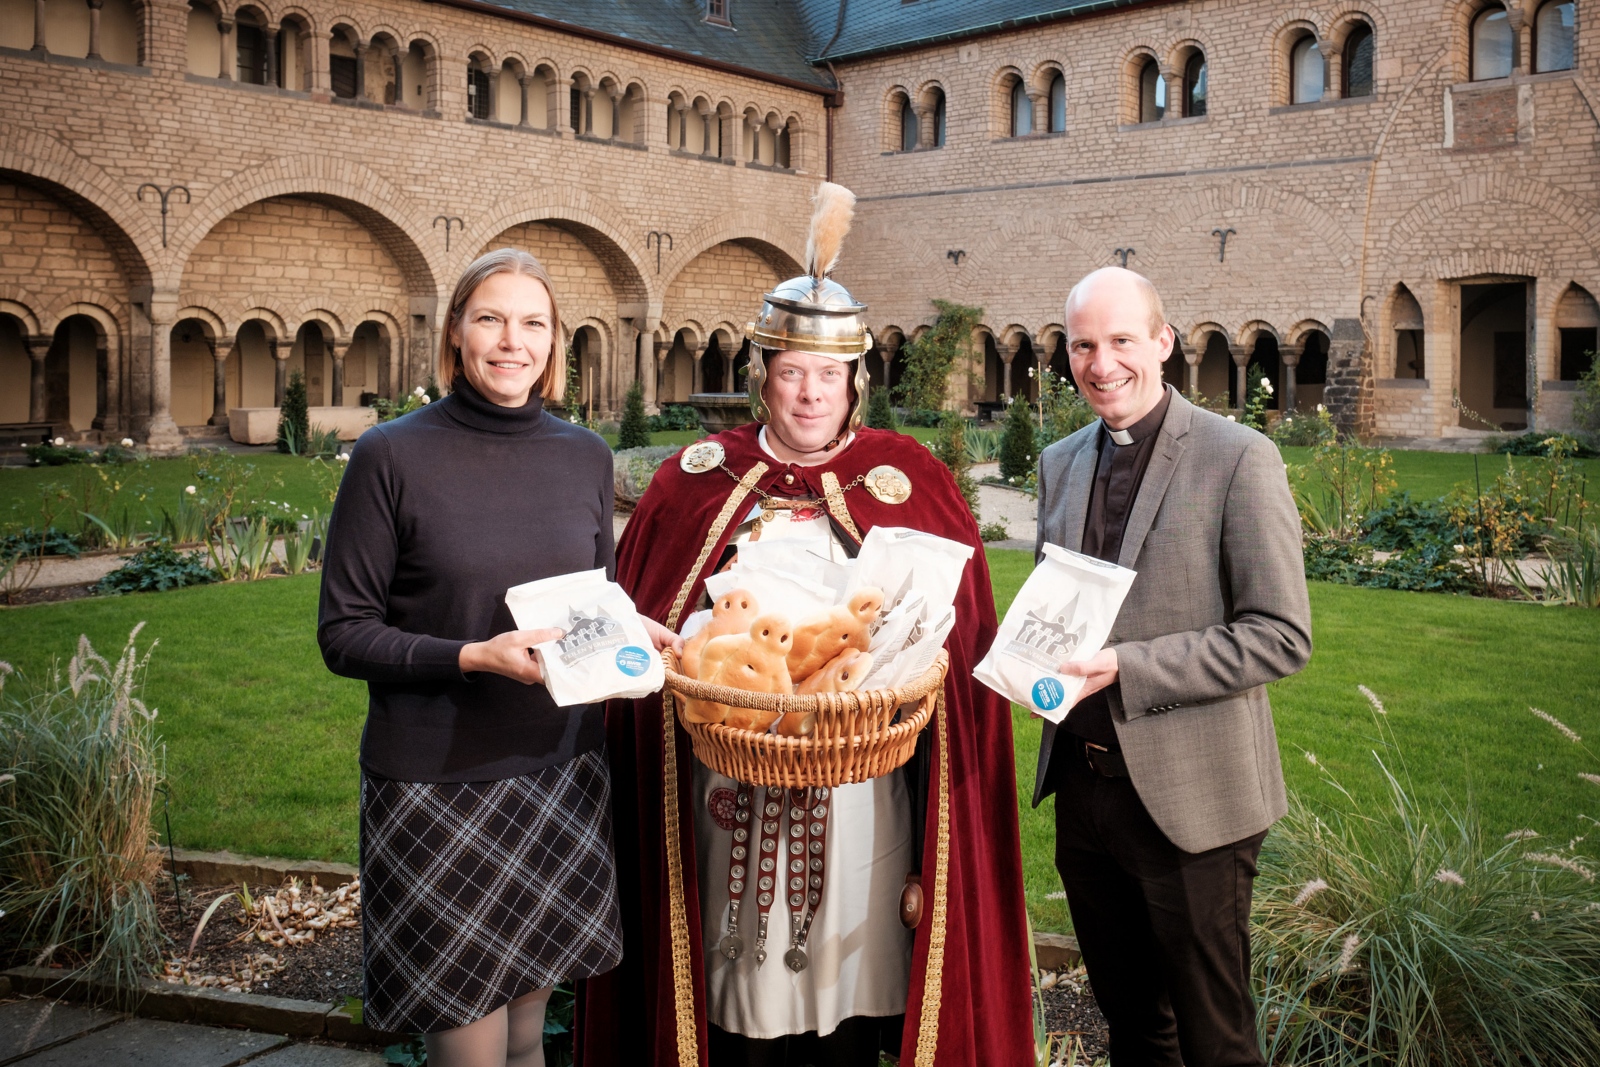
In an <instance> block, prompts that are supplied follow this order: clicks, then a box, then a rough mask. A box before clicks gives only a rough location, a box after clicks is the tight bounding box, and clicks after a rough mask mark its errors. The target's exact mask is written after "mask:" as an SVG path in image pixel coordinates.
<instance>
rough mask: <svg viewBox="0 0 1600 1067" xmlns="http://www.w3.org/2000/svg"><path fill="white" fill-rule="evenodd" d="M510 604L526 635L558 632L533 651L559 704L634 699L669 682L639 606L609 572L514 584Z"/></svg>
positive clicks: (566, 705) (562, 705) (595, 571)
mask: <svg viewBox="0 0 1600 1067" xmlns="http://www.w3.org/2000/svg"><path fill="white" fill-rule="evenodd" d="M506 607H507V608H509V609H510V610H511V617H512V618H513V619H515V620H516V622H517V628H518V629H521V630H538V629H543V628H545V627H558V628H560V629H562V630H565V631H566V634H565V635H564V636H563V637H561V638H560V639H559V640H555V641H547V642H545V643H544V644H542V645H537V646H535V647H534V650H533V651H534V655H535V656H537V657H538V659H539V666H540V669H541V670H542V671H543V672H544V684H545V688H547V689H549V690H550V696H551V698H552V699H554V700H555V702H556V703H557V704H558V705H560V706H561V707H564V708H565V707H571V706H573V705H575V704H593V703H596V702H598V701H601V700H610V699H612V698H614V697H616V698H630V699H636V698H638V697H643V696H648V695H649V694H651V693H654V692H656V691H657V690H658V689H660V688H661V687H662V685H664V684H665V683H666V669H665V667H664V666H663V665H662V662H661V655H660V654H659V653H658V652H656V650H655V645H654V644H653V643H652V642H651V640H650V634H649V632H648V631H647V630H645V628H644V623H643V622H642V621H641V620H640V618H639V613H638V611H636V610H635V609H634V606H633V601H632V600H630V599H628V594H627V593H624V592H623V591H622V587H621V586H620V585H618V584H617V583H615V582H610V581H607V580H606V572H605V571H604V570H593V571H579V572H577V573H576V574H563V575H559V576H557V577H555V578H545V579H543V580H541V581H537V582H528V583H526V584H525V585H518V586H514V587H512V588H511V589H508V590H506Z"/></svg>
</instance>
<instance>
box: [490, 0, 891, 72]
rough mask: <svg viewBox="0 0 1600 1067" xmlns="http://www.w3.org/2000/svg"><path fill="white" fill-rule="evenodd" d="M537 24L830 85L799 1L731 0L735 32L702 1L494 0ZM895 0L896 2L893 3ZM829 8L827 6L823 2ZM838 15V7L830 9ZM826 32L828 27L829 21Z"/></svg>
mask: <svg viewBox="0 0 1600 1067" xmlns="http://www.w3.org/2000/svg"><path fill="white" fill-rule="evenodd" d="M491 2H492V3H493V4H494V5H495V6H496V7H504V8H508V9H510V10H512V11H520V12H523V13H525V14H529V15H536V16H538V17H540V18H541V19H549V20H552V21H555V22H562V23H566V24H567V25H570V26H573V27H574V28H581V29H588V30H593V31H596V32H599V33H604V34H608V35H610V36H613V37H624V38H628V39H631V40H635V41H639V42H640V43H642V44H648V45H655V46H657V47H660V48H669V49H671V50H673V51H674V52H681V53H684V54H685V55H689V56H703V57H705V58H706V59H711V60H716V61H718V62H720V63H726V64H731V65H733V66H736V67H742V68H744V69H746V70H751V71H759V72H761V73H764V74H771V75H776V76H778V77H781V78H787V79H790V80H792V81H799V82H807V83H810V84H813V85H816V86H818V87H819V88H828V89H831V88H832V87H833V79H832V78H830V77H829V76H828V72H827V71H826V70H823V69H821V68H819V67H816V66H814V65H813V64H812V63H811V62H810V57H811V56H812V55H813V54H815V52H816V50H817V49H818V48H819V47H820V46H821V44H822V43H823V42H824V41H826V38H823V39H822V41H815V40H813V39H812V36H811V31H810V27H809V25H808V22H807V18H806V16H807V15H808V14H811V13H810V12H802V10H801V8H802V7H806V6H809V5H806V4H804V3H803V0H729V9H730V14H731V15H732V19H733V28H732V29H729V28H728V27H726V26H718V25H714V24H712V23H708V22H707V21H706V20H705V14H706V3H705V0H491ZM896 2H898V0H896ZM823 6H829V5H826V4H825V5H823ZM834 10H835V11H837V8H836V7H834ZM830 32H831V24H830Z"/></svg>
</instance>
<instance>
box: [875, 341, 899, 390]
mask: <svg viewBox="0 0 1600 1067" xmlns="http://www.w3.org/2000/svg"><path fill="white" fill-rule="evenodd" d="M878 351H879V353H880V354H881V355H882V356H883V386H884V388H885V389H893V388H894V357H895V355H896V354H897V353H898V352H899V351H900V342H899V341H882V342H879V347H878Z"/></svg>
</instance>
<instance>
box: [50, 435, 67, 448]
mask: <svg viewBox="0 0 1600 1067" xmlns="http://www.w3.org/2000/svg"><path fill="white" fill-rule="evenodd" d="M50 443H51V444H53V445H55V446H56V447H57V448H60V447H61V446H62V445H64V444H66V443H67V439H66V438H65V437H57V438H56V439H55V440H54V441H51V442H50Z"/></svg>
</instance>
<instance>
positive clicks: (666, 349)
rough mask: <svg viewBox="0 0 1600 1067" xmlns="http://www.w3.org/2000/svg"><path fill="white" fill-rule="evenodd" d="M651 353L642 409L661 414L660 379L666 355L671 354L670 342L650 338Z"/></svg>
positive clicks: (665, 363)
mask: <svg viewBox="0 0 1600 1067" xmlns="http://www.w3.org/2000/svg"><path fill="white" fill-rule="evenodd" d="M650 350H651V354H652V355H653V356H654V358H653V359H652V360H651V361H650V362H651V365H652V367H653V369H652V370H651V372H650V380H649V382H647V383H646V388H645V393H644V410H645V412H646V413H647V414H650V415H659V414H661V379H662V378H663V377H664V376H665V371H666V368H667V356H669V355H671V354H672V342H671V341H670V340H667V341H662V340H659V339H652V340H651V342H650Z"/></svg>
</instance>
